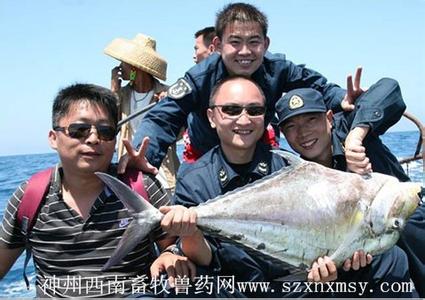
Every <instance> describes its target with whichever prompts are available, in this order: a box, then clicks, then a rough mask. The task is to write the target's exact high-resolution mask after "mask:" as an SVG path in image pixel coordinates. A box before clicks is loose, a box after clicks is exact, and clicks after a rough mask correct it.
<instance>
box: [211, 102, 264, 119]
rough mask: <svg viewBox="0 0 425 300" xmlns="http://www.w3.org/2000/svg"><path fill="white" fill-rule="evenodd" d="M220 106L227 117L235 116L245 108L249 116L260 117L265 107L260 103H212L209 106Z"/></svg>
mask: <svg viewBox="0 0 425 300" xmlns="http://www.w3.org/2000/svg"><path fill="white" fill-rule="evenodd" d="M216 107H218V108H220V110H221V112H222V113H223V114H225V115H227V116H228V117H231V118H237V117H239V116H240V115H241V114H242V112H243V111H244V110H245V112H246V114H247V115H248V116H249V117H260V116H262V115H264V114H265V113H266V107H265V106H261V105H246V106H245V105H236V104H224V105H213V106H211V107H210V108H216Z"/></svg>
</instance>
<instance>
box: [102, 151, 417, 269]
mask: <svg viewBox="0 0 425 300" xmlns="http://www.w3.org/2000/svg"><path fill="white" fill-rule="evenodd" d="M275 152H278V153H279V154H280V155H282V156H283V157H284V158H285V159H286V160H287V161H288V162H289V164H290V166H288V167H286V168H283V169H282V170H280V171H278V172H275V173H273V174H271V175H270V176H267V177H265V178H263V179H261V180H258V181H256V182H254V183H252V184H249V185H247V186H245V187H243V188H240V189H237V190H234V191H232V192H229V193H226V194H224V195H222V196H219V197H216V198H215V199H212V200H210V201H208V202H206V203H203V204H201V205H199V206H197V207H195V208H194V209H195V210H196V212H197V215H198V219H197V225H198V227H199V228H201V230H203V231H205V232H207V233H210V234H213V235H215V236H218V237H221V238H223V239H226V240H231V241H233V242H235V243H236V244H239V245H241V246H243V247H245V248H246V249H248V250H252V251H254V252H258V254H259V255H266V256H267V257H269V258H270V259H272V260H274V261H278V262H284V263H287V264H290V265H292V266H295V267H297V268H307V267H310V266H311V264H312V263H313V261H315V260H316V259H317V258H318V257H320V256H324V255H328V256H330V257H331V258H332V259H333V260H334V262H335V263H336V265H337V266H341V265H342V263H343V262H344V261H345V259H347V258H350V257H352V255H353V253H354V252H355V251H356V250H359V249H363V250H364V251H365V252H368V253H370V254H372V255H376V254H379V253H382V252H384V251H386V250H387V249H389V248H391V247H392V246H393V245H394V244H395V243H396V242H397V240H398V238H399V232H400V231H401V230H402V228H403V227H404V224H405V222H406V219H408V218H409V216H410V215H411V214H412V213H413V211H414V210H415V209H416V208H417V206H418V203H419V200H420V199H419V195H420V192H421V186H420V184H417V183H410V182H404V183H402V182H399V181H398V180H397V179H396V178H394V177H391V176H387V175H383V174H379V173H373V174H372V175H371V177H370V178H369V179H364V178H363V177H361V176H359V175H357V174H353V173H346V172H341V171H337V170H333V169H329V168H326V167H323V166H321V165H319V164H316V163H313V162H307V161H304V160H302V159H300V158H298V157H296V156H294V155H292V154H290V153H288V152H284V151H275ZM96 174H97V176H99V177H100V178H101V179H102V180H103V181H104V182H105V184H106V185H107V186H109V187H110V188H111V190H112V191H113V192H114V193H115V194H116V195H117V196H118V197H119V198H120V199H121V201H123V203H124V204H125V206H126V207H127V208H128V209H129V210H130V211H131V212H132V213H133V220H132V222H131V223H130V225H129V227H128V228H127V230H126V232H125V233H124V236H123V238H122V240H121V241H120V243H119V245H118V247H117V249H116V250H115V252H114V253H113V255H112V256H111V258H110V259H109V260H108V262H107V263H106V264H105V266H104V269H108V268H110V267H111V266H113V265H115V264H117V263H119V262H120V261H121V260H122V258H123V257H125V256H126V255H127V254H128V252H130V251H131V250H132V249H133V248H134V247H135V246H136V245H137V244H138V243H139V242H140V240H141V239H143V238H144V237H145V236H146V235H147V234H149V232H150V231H151V230H152V229H153V228H155V227H156V226H158V224H159V223H160V221H161V219H162V217H163V215H162V214H161V213H160V212H159V210H157V209H156V208H155V207H153V206H152V205H150V204H149V203H148V202H147V201H145V200H144V199H143V198H142V197H141V196H140V195H138V194H136V193H135V192H133V191H132V190H131V189H130V188H129V187H128V186H127V185H125V184H123V183H121V182H120V181H118V180H117V179H115V178H114V177H112V176H109V175H107V174H103V173H96Z"/></svg>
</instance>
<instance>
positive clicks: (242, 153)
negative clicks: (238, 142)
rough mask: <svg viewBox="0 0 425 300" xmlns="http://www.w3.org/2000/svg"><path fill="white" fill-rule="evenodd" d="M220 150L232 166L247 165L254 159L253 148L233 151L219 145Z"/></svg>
mask: <svg viewBox="0 0 425 300" xmlns="http://www.w3.org/2000/svg"><path fill="white" fill-rule="evenodd" d="M221 149H222V150H223V153H224V155H225V156H226V159H227V161H228V162H230V163H232V164H247V163H249V162H251V161H252V159H253V158H254V152H255V148H252V149H234V148H230V147H227V146H226V145H223V144H221Z"/></svg>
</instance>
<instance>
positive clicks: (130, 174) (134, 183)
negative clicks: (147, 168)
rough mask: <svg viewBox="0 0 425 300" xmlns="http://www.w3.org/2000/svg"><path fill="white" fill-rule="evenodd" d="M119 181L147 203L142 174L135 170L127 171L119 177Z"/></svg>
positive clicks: (147, 197) (147, 198)
mask: <svg viewBox="0 0 425 300" xmlns="http://www.w3.org/2000/svg"><path fill="white" fill-rule="evenodd" d="M119 179H120V180H121V181H122V182H124V183H125V184H126V185H128V186H129V187H131V189H132V190H134V191H135V192H137V193H138V194H139V195H140V196H142V197H143V198H145V200H147V201H149V196H148V193H147V191H146V189H145V184H144V182H143V173H142V172H140V171H139V170H136V169H127V170H126V171H125V173H124V174H122V175H120V176H119Z"/></svg>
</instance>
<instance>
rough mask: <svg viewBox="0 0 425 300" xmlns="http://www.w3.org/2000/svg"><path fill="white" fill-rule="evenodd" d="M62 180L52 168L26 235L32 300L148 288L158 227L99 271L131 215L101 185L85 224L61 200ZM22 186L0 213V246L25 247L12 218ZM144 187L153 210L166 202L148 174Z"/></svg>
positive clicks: (120, 294) (115, 294)
mask: <svg viewBox="0 0 425 300" xmlns="http://www.w3.org/2000/svg"><path fill="white" fill-rule="evenodd" d="M111 169H112V168H111ZM110 173H112V174H114V173H115V172H114V171H111V172H110ZM61 176H62V169H61V167H60V166H56V169H55V172H54V175H53V180H52V182H51V185H50V189H49V192H48V195H47V196H46V197H45V199H44V203H43V205H42V207H41V210H40V212H39V214H38V216H37V220H36V223H35V225H34V227H33V229H32V231H31V233H30V235H29V242H28V245H29V246H30V247H31V251H32V254H33V258H34V264H35V268H36V287H37V297H108V296H109V297H124V296H128V295H130V294H132V293H136V292H143V290H144V289H145V288H146V290H149V284H150V274H149V268H150V265H151V263H152V262H153V261H154V259H155V258H156V256H155V254H154V253H155V252H154V243H153V242H152V241H153V240H155V239H158V238H160V237H161V236H164V233H163V232H162V231H161V228H160V227H159V226H158V228H157V229H156V230H155V231H154V232H153V234H151V236H150V238H146V239H144V240H142V241H141V242H140V243H139V244H138V245H137V246H136V248H135V249H134V250H133V251H131V252H130V253H129V254H128V255H127V256H126V257H125V258H124V259H123V261H122V262H121V263H120V264H119V265H116V266H113V267H112V268H111V269H109V270H108V271H105V272H102V271H101V268H102V266H103V265H104V264H105V263H106V261H107V260H108V259H109V258H110V257H111V255H112V253H113V251H114V250H115V249H116V248H117V245H118V243H119V241H120V240H121V236H122V235H123V233H124V231H125V229H126V228H127V225H128V224H129V223H130V222H131V220H132V217H131V215H130V213H129V212H128V210H127V208H125V206H124V205H123V203H122V202H121V201H120V200H119V199H118V198H117V197H116V196H115V195H114V194H113V193H112V192H111V191H110V190H109V189H108V188H106V187H105V189H104V190H103V191H102V193H101V194H100V195H99V196H98V197H97V199H96V201H95V203H94V204H93V207H92V208H91V211H90V214H89V217H88V218H87V220H84V219H82V218H81V216H80V215H79V214H78V213H77V212H76V211H75V210H73V209H72V208H71V207H69V206H68V205H67V204H66V203H65V201H64V200H63V198H62V194H61ZM26 184H27V182H25V183H23V184H22V185H21V186H20V187H19V188H18V189H17V190H16V191H15V192H14V194H13V195H12V197H11V198H10V200H9V202H8V205H7V208H6V210H5V212H4V217H3V222H2V225H1V228H0V247H1V248H20V247H24V246H25V244H26V243H25V237H24V236H23V235H22V234H21V231H20V228H19V226H18V225H17V220H16V216H17V207H18V205H19V203H20V201H21V198H22V195H23V194H24V192H25V187H26ZM144 185H145V188H146V191H147V194H148V195H149V198H150V202H151V203H152V204H153V205H154V206H155V207H157V208H159V207H160V206H163V205H168V204H169V199H168V197H167V195H166V192H165V190H164V189H162V187H161V184H160V183H159V182H158V181H157V180H156V179H155V178H154V177H153V176H151V175H146V174H145V175H144Z"/></svg>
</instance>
